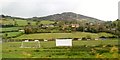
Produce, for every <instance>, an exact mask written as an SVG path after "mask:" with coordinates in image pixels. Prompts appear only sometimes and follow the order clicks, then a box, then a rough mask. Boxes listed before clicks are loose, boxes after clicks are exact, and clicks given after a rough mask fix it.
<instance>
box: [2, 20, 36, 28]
mask: <svg viewBox="0 0 120 60" xmlns="http://www.w3.org/2000/svg"><path fill="white" fill-rule="evenodd" d="M15 21H16V23H17V24H18V26H25V25H27V24H28V22H30V23H31V25H35V24H36V22H35V21H29V20H28V21H27V20H22V19H15ZM15 21H13V19H5V20H0V24H4V25H9V24H12V25H14V23H15Z"/></svg>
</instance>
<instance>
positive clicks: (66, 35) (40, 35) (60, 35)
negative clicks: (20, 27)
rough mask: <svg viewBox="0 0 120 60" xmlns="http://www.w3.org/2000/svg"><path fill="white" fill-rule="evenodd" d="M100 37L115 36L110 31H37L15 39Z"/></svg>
mask: <svg viewBox="0 0 120 60" xmlns="http://www.w3.org/2000/svg"><path fill="white" fill-rule="evenodd" d="M87 36H89V37H91V38H99V37H101V36H106V37H108V36H114V35H112V34H109V33H98V34H97V33H88V32H73V33H37V34H24V35H22V36H19V37H17V38H15V39H51V38H82V37H87Z"/></svg>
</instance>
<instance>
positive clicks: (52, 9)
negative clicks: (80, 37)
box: [0, 0, 120, 21]
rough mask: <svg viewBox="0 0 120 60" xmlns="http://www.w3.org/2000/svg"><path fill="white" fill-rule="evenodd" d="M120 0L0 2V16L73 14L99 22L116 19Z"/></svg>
mask: <svg viewBox="0 0 120 60" xmlns="http://www.w3.org/2000/svg"><path fill="white" fill-rule="evenodd" d="M119 1H120V0H0V14H5V15H10V16H17V17H24V18H27V17H34V16H39V17H40V16H47V15H52V14H56V13H62V12H74V13H77V14H82V15H85V16H90V17H94V18H98V19H101V20H105V21H108V20H116V19H117V18H118V2H119Z"/></svg>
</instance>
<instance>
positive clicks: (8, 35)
mask: <svg viewBox="0 0 120 60" xmlns="http://www.w3.org/2000/svg"><path fill="white" fill-rule="evenodd" d="M5 34H7V37H15V36H18V35H20V34H22V32H7V33H3V34H2V36H3V37H4V36H5Z"/></svg>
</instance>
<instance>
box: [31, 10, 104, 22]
mask: <svg viewBox="0 0 120 60" xmlns="http://www.w3.org/2000/svg"><path fill="white" fill-rule="evenodd" d="M31 19H37V20H65V21H87V22H103V21H101V20H99V19H96V18H93V17H88V16H84V15H81V14H76V13H73V12H64V13H61V14H53V15H49V16H44V17H34V18H31Z"/></svg>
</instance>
